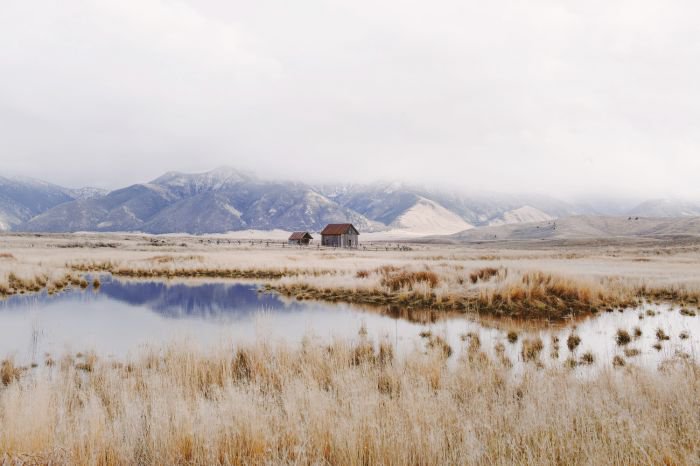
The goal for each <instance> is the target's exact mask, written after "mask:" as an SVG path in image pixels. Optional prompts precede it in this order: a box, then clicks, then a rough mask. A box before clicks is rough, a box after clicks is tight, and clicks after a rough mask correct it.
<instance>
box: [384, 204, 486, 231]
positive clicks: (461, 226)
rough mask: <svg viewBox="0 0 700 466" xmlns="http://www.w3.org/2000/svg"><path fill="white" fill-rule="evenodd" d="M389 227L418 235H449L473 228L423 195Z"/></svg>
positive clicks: (392, 229)
mask: <svg viewBox="0 0 700 466" xmlns="http://www.w3.org/2000/svg"><path fill="white" fill-rule="evenodd" d="M389 227H390V229H391V231H392V232H395V231H397V230H398V231H405V232H409V233H411V234H418V235H449V234H452V233H458V232H460V231H464V230H468V229H470V228H474V227H473V225H470V224H469V223H467V222H465V221H464V220H463V219H462V218H461V217H460V216H459V215H457V214H455V213H454V212H451V211H449V210H447V209H446V208H444V207H443V206H441V205H440V204H438V203H436V202H434V201H431V200H429V199H426V198H424V197H421V198H419V200H418V202H416V203H415V204H414V205H413V207H411V208H410V209H408V210H406V211H405V212H404V213H403V214H401V215H400V216H399V217H398V218H397V219H396V220H395V221H394V222H393V223H392V224H391V225H389Z"/></svg>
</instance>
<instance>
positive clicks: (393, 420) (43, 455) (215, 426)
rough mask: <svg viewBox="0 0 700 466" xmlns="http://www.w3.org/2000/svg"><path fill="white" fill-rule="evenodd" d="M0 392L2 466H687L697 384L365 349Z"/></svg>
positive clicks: (149, 357)
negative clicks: (398, 356)
mask: <svg viewBox="0 0 700 466" xmlns="http://www.w3.org/2000/svg"><path fill="white" fill-rule="evenodd" d="M48 364H49V366H50V367H46V368H44V369H43V370H42V371H41V372H39V373H38V375H35V376H33V377H22V376H21V375H19V374H15V373H14V368H12V367H10V363H5V366H4V367H3V369H2V370H3V384H2V385H3V386H2V387H1V388H0V421H1V422H0V452H2V453H1V454H0V461H3V455H4V460H5V461H6V462H10V463H12V462H13V461H16V462H18V463H20V464H35V463H38V464H62V463H64V462H65V463H70V464H154V465H155V464H343V465H346V464H347V465H360V464H396V465H399V464H421V465H438V464H504V465H506V464H507V465H510V464H695V463H697V462H698V461H700V445H699V444H698V442H697V439H698V437H699V436H700V401H699V400H700V376H699V375H700V371H699V370H698V367H697V366H695V365H694V364H692V363H688V362H686V361H678V362H676V363H673V364H669V365H667V366H665V367H664V368H662V369H661V370H660V372H658V373H656V372H650V371H643V370H639V369H635V368H633V367H625V368H619V369H611V370H608V371H605V372H603V373H601V374H600V375H599V376H598V377H596V378H595V379H593V380H585V381H583V380H578V379H577V378H575V377H573V376H572V375H571V374H569V373H568V372H567V371H566V370H565V369H561V370H557V371H545V370H538V369H536V367H535V366H534V365H532V366H530V367H529V368H528V369H527V370H526V371H525V372H524V373H523V374H521V375H519V376H517V377H515V376H513V374H511V373H510V372H509V369H508V367H505V366H503V365H501V364H499V363H497V362H493V361H491V360H489V358H487V357H485V356H484V355H483V353H480V352H479V350H478V349H472V350H468V351H465V353H464V354H463V355H461V360H460V363H459V364H458V365H457V366H456V367H454V368H449V369H448V368H447V366H446V364H445V355H444V353H443V352H442V351H440V349H439V348H436V349H435V350H433V351H430V352H429V353H428V354H420V353H416V354H414V355H411V356H409V357H407V358H405V359H403V360H401V361H398V360H394V358H393V355H392V350H391V346H389V345H388V344H383V345H379V347H378V348H376V347H375V346H373V345H372V342H369V341H365V342H363V341H362V340H361V341H360V342H359V343H356V344H353V345H351V344H347V343H345V342H335V343H332V344H329V345H328V346H325V347H319V346H315V345H302V347H301V348H298V349H291V348H281V347H269V346H265V345H259V346H253V347H243V348H238V349H233V348H229V349H226V348H221V349H219V350H215V351H212V352H209V353H201V352H199V351H197V350H193V349H188V348H183V347H177V348H165V349H163V350H161V351H156V350H154V351H153V352H147V353H145V354H143V355H142V356H141V357H140V358H138V359H136V360H133V361H125V362H124V363H114V362H108V361H101V360H99V359H98V358H96V357H95V356H94V355H83V356H81V357H79V358H76V357H71V356H67V357H64V358H63V359H61V360H59V361H48Z"/></svg>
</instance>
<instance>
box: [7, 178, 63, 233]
mask: <svg viewBox="0 0 700 466" xmlns="http://www.w3.org/2000/svg"><path fill="white" fill-rule="evenodd" d="M68 191H69V190H66V189H65V188H61V187H60V186H56V185H53V184H51V183H46V182H43V181H38V180H33V179H30V178H5V177H0V230H10V229H13V228H15V227H17V226H18V225H20V224H22V223H24V222H26V221H27V220H29V219H31V218H33V217H34V216H36V215H38V214H40V213H42V212H45V211H47V210H49V209H51V208H52V207H54V206H57V205H59V204H62V203H64V202H69V201H72V200H73V199H75V197H74V196H72V195H71V194H69V192H68Z"/></svg>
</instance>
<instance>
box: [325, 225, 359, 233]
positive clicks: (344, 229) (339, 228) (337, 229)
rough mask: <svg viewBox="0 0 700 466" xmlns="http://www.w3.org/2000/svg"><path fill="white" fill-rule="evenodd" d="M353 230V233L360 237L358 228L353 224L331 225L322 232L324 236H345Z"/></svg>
mask: <svg viewBox="0 0 700 466" xmlns="http://www.w3.org/2000/svg"><path fill="white" fill-rule="evenodd" d="M351 229H352V230H353V233H355V234H356V235H359V234H360V232H359V231H357V228H355V227H354V226H353V225H352V223H330V224H328V225H326V228H324V229H323V231H322V232H321V234H322V235H344V234H346V233H348V232H349V231H350V230H351Z"/></svg>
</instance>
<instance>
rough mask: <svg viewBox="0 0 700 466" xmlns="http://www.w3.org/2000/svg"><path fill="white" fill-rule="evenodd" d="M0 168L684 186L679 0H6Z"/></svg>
mask: <svg viewBox="0 0 700 466" xmlns="http://www.w3.org/2000/svg"><path fill="white" fill-rule="evenodd" d="M0 8H1V12H0V44H1V45H0V157H1V158H2V168H1V170H2V171H3V172H13V173H20V174H24V175H30V176H36V177H40V178H45V179H48V180H51V181H55V182H59V183H64V184H68V185H73V186H76V185H84V184H97V185H103V186H118V185H121V184H124V183H130V182H137V181H143V180H147V179H150V178H153V177H155V176H157V175H158V174H160V173H161V172H163V171H165V170H172V169H176V170H188V171H189V170H207V169H210V168H212V167H215V166H218V165H224V164H226V165H232V166H237V167H241V168H244V169H249V170H253V171H256V172H258V173H260V174H263V175H265V174H266V175H267V176H271V177H293V178H297V179H308V180H312V181H318V180H351V181H362V180H367V181H371V180H375V179H381V178H392V179H405V180H407V181H423V182H427V183H440V184H444V185H450V186H464V187H469V188H480V187H488V188H489V189H491V190H507V191H514V190H533V191H540V192H552V193H555V194H556V193H572V192H581V191H590V192H594V193H596V194H599V193H600V192H601V191H607V192H615V193H631V194H641V195H645V196H647V195H648V196H658V195H669V194H670V195H678V196H700V184H698V183H697V180H696V177H697V173H699V172H700V157H699V156H698V149H699V148H700V132H698V131H697V128H696V126H697V122H698V121H700V94H699V93H698V92H697V90H696V88H697V82H700V61H698V59H697V57H698V56H700V29H699V27H698V26H697V21H696V19H697V18H698V14H699V13H700V4H697V2H691V1H683V0H670V1H667V2H658V1H652V0H636V1H632V0H621V1H615V2H610V1H599V0H592V1H587V2H578V1H575V2H574V1H561V0H558V1H554V0H551V1H549V0H539V1H529V2H523V1H516V0H510V1H508V0H497V1H493V2H476V1H456V0H455V1H452V0H449V1H447V0H446V1H437V2H419V1H413V0H408V1H407V0H386V1H382V2H374V1H369V0H355V1H353V2H340V1H333V0H331V1H321V0H301V1H297V2H288V1H281V0H280V1H264V0H263V1H259V2H243V1H224V0H198V1H184V0H183V1H175V0H120V1H118V2H117V1H107V0H93V1H87V0H65V1H62V2H55V1H49V0H36V1H31V2H28V1H24V0H6V1H5V2H3V5H2V6H1V7H0Z"/></svg>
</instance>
